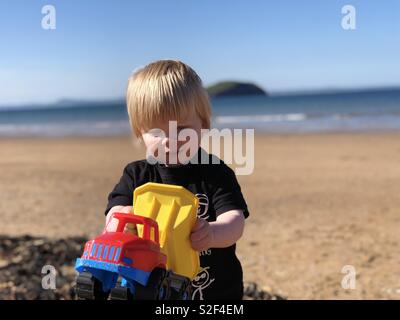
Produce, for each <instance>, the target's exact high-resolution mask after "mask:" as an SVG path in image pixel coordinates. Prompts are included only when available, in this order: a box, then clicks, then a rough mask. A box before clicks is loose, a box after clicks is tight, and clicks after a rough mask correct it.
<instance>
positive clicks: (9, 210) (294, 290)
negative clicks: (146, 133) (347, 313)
mask: <svg viewBox="0 0 400 320" xmlns="http://www.w3.org/2000/svg"><path fill="white" fill-rule="evenodd" d="M255 146H256V148H255V153H256V154H255V170H254V174H252V175H250V176H239V177H238V179H239V182H240V183H241V186H242V190H243V193H244V195H245V198H246V200H247V202H248V205H249V210H250V217H249V219H248V220H247V221H246V230H245V234H244V236H243V238H242V239H241V240H240V241H239V243H238V249H237V252H238V256H239V257H240V259H241V261H242V265H243V268H244V274H245V281H247V282H256V283H258V284H259V286H261V287H263V288H265V290H267V291H269V292H274V293H277V294H280V295H283V296H285V297H287V298H288V299H372V298H378V299H380V298H382V299H389V298H390V299H399V298H400V256H399V254H398V246H399V243H400V232H399V230H400V214H399V213H400V209H399V208H400V192H399V190H400V166H399V164H400V133H346V134H344V133H335V134H310V135H307V134H303V135H264V136H261V135H259V136H257V137H256V143H255ZM0 153H1V157H0V168H1V183H0V212H1V217H2V223H1V226H0V235H3V236H20V235H25V234H29V235H34V236H46V237H51V238H64V237H69V236H85V237H92V236H94V235H96V234H98V233H99V232H100V231H101V229H102V227H103V224H104V214H103V212H104V208H105V205H106V201H107V199H106V198H107V195H108V193H109V192H110V191H111V189H112V188H113V186H114V185H115V183H116V182H117V181H118V179H119V177H120V175H121V173H122V169H123V167H124V166H125V165H126V164H127V163H128V162H130V161H133V160H136V159H140V158H143V155H144V150H143V149H141V148H139V147H134V146H133V144H132V142H131V141H130V139H129V138H128V137H117V138H81V139H78V138H63V139H42V138H41V139H2V140H0ZM346 265H351V266H354V268H355V270H356V275H357V277H356V288H355V289H347V290H345V289H343V288H342V286H341V281H342V278H343V277H344V276H345V274H343V273H341V271H342V268H343V267H344V266H346ZM38 272H40V271H38Z"/></svg>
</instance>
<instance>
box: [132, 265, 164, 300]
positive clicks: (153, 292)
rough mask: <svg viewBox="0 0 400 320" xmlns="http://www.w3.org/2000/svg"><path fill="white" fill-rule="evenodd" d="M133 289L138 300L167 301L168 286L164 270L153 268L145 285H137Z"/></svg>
mask: <svg viewBox="0 0 400 320" xmlns="http://www.w3.org/2000/svg"><path fill="white" fill-rule="evenodd" d="M135 289H136V299H138V300H168V299H169V297H170V284H169V281H168V275H167V272H166V271H165V270H164V269H161V268H155V269H154V270H153V271H152V273H151V274H150V277H149V281H148V282H147V285H146V286H141V285H138V286H137V287H136V288H135Z"/></svg>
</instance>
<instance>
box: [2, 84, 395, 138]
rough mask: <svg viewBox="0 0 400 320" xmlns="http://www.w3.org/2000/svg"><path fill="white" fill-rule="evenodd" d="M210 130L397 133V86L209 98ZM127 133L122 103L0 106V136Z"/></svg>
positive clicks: (107, 134)
mask: <svg viewBox="0 0 400 320" xmlns="http://www.w3.org/2000/svg"><path fill="white" fill-rule="evenodd" d="M211 103H212V107H213V117H212V127H213V128H217V129H222V128H229V129H235V128H238V129H246V128H249V129H254V130H255V132H256V133H319V132H360V131H392V130H396V131H397V130H400V88H388V89H371V90H360V91H343V92H324V93H307V94H290V95H272V96H235V97H219V98H212V99H211ZM128 134H130V127H129V121H128V115H127V112H126V106H125V102H124V101H123V100H122V99H121V100H115V101H97V102H96V101H82V102H80V101H73V100H64V101H62V102H60V103H57V104H53V105H31V106H29V105H27V106H24V107H18V108H17V107H14V108H4V107H3V108H0V137H68V136H100V137H101V136H118V135H128Z"/></svg>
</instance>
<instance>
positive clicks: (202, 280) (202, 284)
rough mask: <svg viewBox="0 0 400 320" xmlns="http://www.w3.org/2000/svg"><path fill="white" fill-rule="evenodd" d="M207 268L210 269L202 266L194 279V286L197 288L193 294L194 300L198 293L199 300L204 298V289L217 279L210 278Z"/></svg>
mask: <svg viewBox="0 0 400 320" xmlns="http://www.w3.org/2000/svg"><path fill="white" fill-rule="evenodd" d="M207 269H210V267H206V268H202V269H201V271H200V272H199V273H198V274H197V275H196V277H195V278H194V279H193V280H192V286H193V288H194V289H195V290H194V291H193V294H192V300H195V298H196V295H199V300H204V297H203V289H205V288H207V287H209V286H210V284H211V283H213V282H214V281H215V279H210V274H209V273H208V271H207Z"/></svg>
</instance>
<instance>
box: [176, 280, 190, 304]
mask: <svg viewBox="0 0 400 320" xmlns="http://www.w3.org/2000/svg"><path fill="white" fill-rule="evenodd" d="M191 299H192V284H191V282H190V280H188V279H185V280H184V281H183V282H182V285H181V287H180V288H174V289H172V290H171V300H191Z"/></svg>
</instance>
